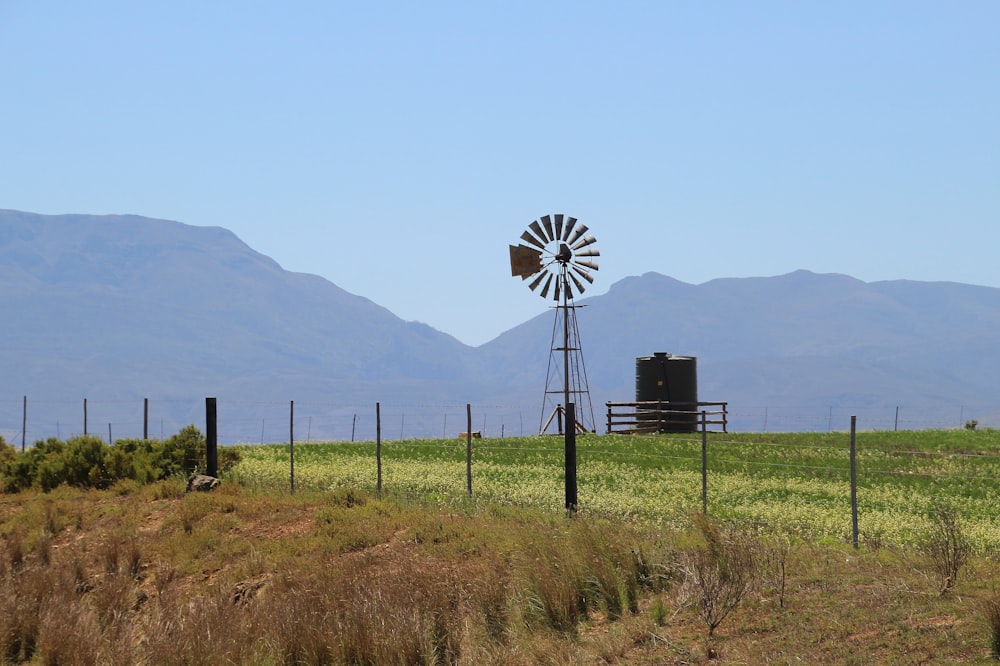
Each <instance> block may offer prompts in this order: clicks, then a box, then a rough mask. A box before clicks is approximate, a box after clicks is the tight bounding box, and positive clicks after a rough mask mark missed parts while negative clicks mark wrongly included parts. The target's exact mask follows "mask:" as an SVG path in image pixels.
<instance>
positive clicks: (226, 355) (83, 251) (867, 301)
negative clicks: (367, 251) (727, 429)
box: [0, 211, 1000, 441]
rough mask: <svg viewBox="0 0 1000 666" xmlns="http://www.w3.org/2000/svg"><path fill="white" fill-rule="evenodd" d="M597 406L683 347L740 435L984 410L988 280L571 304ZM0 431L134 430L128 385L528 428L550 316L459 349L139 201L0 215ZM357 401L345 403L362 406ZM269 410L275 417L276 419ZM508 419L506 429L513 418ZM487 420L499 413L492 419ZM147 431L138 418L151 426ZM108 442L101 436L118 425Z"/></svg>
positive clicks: (676, 293) (623, 393)
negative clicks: (150, 214)
mask: <svg viewBox="0 0 1000 666" xmlns="http://www.w3.org/2000/svg"><path fill="white" fill-rule="evenodd" d="M579 304H581V305H585V306H586V307H583V308H580V309H579V314H578V317H579V323H580V332H581V338H582V343H583V349H584V354H585V360H586V367H587V373H588V378H589V380H590V389H591V395H592V401H593V404H594V408H595V412H597V421H598V422H599V423H600V422H601V421H602V407H601V406H602V405H603V403H604V402H605V401H607V400H630V399H632V398H633V396H634V382H635V377H634V374H635V369H634V364H635V357H637V356H646V355H649V354H652V353H653V352H657V351H665V352H669V353H676V354H684V355H693V356H697V357H698V367H699V380H698V381H699V394H700V397H701V399H703V400H720V401H728V402H729V403H730V410H731V412H732V418H733V427H734V428H736V429H750V430H755V429H764V428H768V429H775V430H810V429H824V430H825V429H827V428H838V429H839V428H843V427H846V425H845V424H846V419H847V416H848V414H849V413H855V414H859V415H860V416H861V418H862V419H863V420H862V425H863V426H864V425H865V424H866V423H867V427H894V425H895V424H894V422H893V421H894V418H895V409H896V408H897V407H899V408H900V410H901V413H902V415H903V419H904V425H909V426H910V427H917V426H918V425H926V426H927V427H936V426H944V425H947V426H949V427H957V426H960V425H961V423H962V419H963V418H965V417H966V416H967V417H968V418H970V419H971V418H977V419H979V420H980V421H981V422H982V423H983V425H988V424H989V422H990V420H991V419H993V423H995V424H998V425H1000V372H998V370H1000V351H998V349H997V345H996V343H995V339H996V331H997V330H998V325H1000V290H998V289H993V288H986V287H976V286H970V285H963V284H955V283H926V282H912V281H889V282H874V283H865V282H861V281H859V280H856V279H854V278H851V277H848V276H844V275H817V274H814V273H810V272H808V271H797V272H795V273H791V274H788V275H782V276H777V277H766V278H741V279H736V278H724V279H718V280H713V281H711V282H707V283H705V284H701V285H691V284H686V283H683V282H679V281H677V280H674V279H672V278H669V277H666V276H664V275H660V274H657V273H647V274H645V275H642V276H637V277H630V278H626V279H624V280H621V281H619V282H618V283H616V284H614V285H613V286H612V287H611V289H610V290H609V291H608V293H606V294H603V295H601V296H596V297H592V298H588V299H584V300H581V301H580V302H579ZM0 312H3V313H4V333H3V341H4V344H3V345H2V348H0V368H2V369H3V372H2V376H0V377H2V378H0V434H2V435H4V436H5V437H6V438H7V439H8V440H12V438H14V437H17V438H19V437H20V428H21V416H22V413H21V412H22V396H25V395H27V396H30V398H29V405H30V408H29V424H30V427H29V430H30V434H29V439H34V438H42V437H46V436H56V435H57V433H58V434H59V435H61V436H63V437H65V436H67V435H68V434H70V433H73V432H79V431H81V429H82V417H81V411H82V400H83V399H84V398H88V403H89V404H90V405H92V407H88V409H91V410H93V411H92V413H91V414H90V416H89V419H90V423H91V424H92V425H91V427H90V429H91V431H93V432H99V427H98V426H97V425H96V424H102V427H103V426H105V425H107V424H108V423H111V424H113V425H114V427H117V428H118V431H119V433H121V436H125V435H126V434H128V435H129V436H134V434H135V433H136V431H137V428H138V427H139V426H137V422H138V421H140V420H141V416H140V415H139V412H138V410H139V409H140V407H137V405H138V404H141V401H142V399H143V398H149V399H150V400H151V402H152V403H153V404H154V405H155V409H154V411H155V414H156V416H155V417H154V419H153V420H154V421H156V422H158V424H159V425H160V428H163V429H165V431H166V432H165V434H170V433H171V432H173V431H175V430H176V429H177V428H178V427H180V426H183V425H184V424H186V423H188V422H194V423H201V419H202V418H203V415H204V411H203V398H204V397H205V396H216V397H218V398H219V400H220V421H222V422H224V423H225V424H226V425H225V428H224V427H223V426H222V425H221V424H220V437H223V438H224V439H226V438H228V439H229V440H231V441H236V440H240V441H255V440H256V439H257V438H258V437H259V438H261V439H265V440H268V441H282V440H283V439H286V438H287V436H288V424H287V413H288V411H289V407H290V405H289V402H290V401H291V400H295V401H296V404H297V405H298V407H297V409H296V414H297V418H296V432H297V433H300V432H301V431H302V429H303V425H302V419H308V422H309V425H308V426H306V434H305V435H301V434H297V436H299V437H301V436H306V437H310V438H313V439H316V438H319V437H336V438H341V439H343V438H346V437H348V436H350V433H351V432H354V431H355V430H356V431H357V432H356V434H357V436H358V438H362V437H364V438H367V437H371V436H373V432H372V426H373V419H372V415H371V412H372V409H373V406H374V404H375V402H377V401H379V402H381V403H382V404H384V405H385V406H386V407H387V409H388V410H389V413H390V414H391V416H390V418H391V420H392V427H391V430H389V431H388V432H387V433H385V436H386V437H387V438H399V437H406V436H411V437H412V436H437V435H439V434H442V433H443V434H449V435H450V434H453V433H454V432H457V431H458V430H464V429H465V424H464V421H463V419H464V418H465V415H464V404H465V403H466V402H474V403H477V419H482V420H483V421H484V422H479V421H478V420H477V422H476V423H475V425H476V426H477V429H485V430H486V431H487V434H490V435H492V436H497V435H499V432H498V429H499V428H500V427H504V428H505V429H506V430H505V432H507V433H513V434H519V433H521V432H525V433H529V432H532V431H533V430H537V423H538V419H539V411H540V408H541V392H542V390H543V388H544V379H545V377H544V374H545V368H546V364H547V360H548V354H549V341H550V336H551V330H552V319H551V316H552V315H551V313H546V314H545V315H540V316H538V317H536V318H533V319H531V320H529V321H527V322H525V323H523V324H521V325H520V326H517V327H515V328H514V329H512V330H510V331H507V332H506V333H504V334H503V335H501V336H499V337H497V338H496V339H494V340H492V341H490V342H489V343H487V344H485V345H482V346H480V347H478V348H471V347H468V346H466V345H463V344H462V343H460V342H459V341H458V340H456V339H455V338H453V337H451V336H449V335H447V334H446V333H443V332H440V331H437V330H434V329H432V328H430V327H428V326H426V325H424V324H419V323H415V322H406V321H403V320H401V319H400V318H398V317H396V316H395V315H393V314H392V313H391V312H389V311H388V310H386V309H385V308H383V307H381V306H379V305H377V304H375V303H373V302H371V301H370V300H368V299H366V298H364V297H362V296H358V295H354V294H350V293H348V292H346V291H344V290H343V289H340V288H339V287H337V286H336V285H334V284H332V283H330V282H329V281H327V280H325V279H323V278H320V277H317V276H314V275H307V274H301V273H293V272H289V271H285V270H283V269H282V268H281V267H280V266H279V265H278V264H276V263H275V262H274V261H272V260H271V259H269V258H268V257H266V256H264V255H262V254H260V253H258V252H256V251H254V250H253V249H251V248H250V247H248V246H247V245H246V244H245V243H243V242H242V241H240V240H239V239H238V238H237V237H236V236H235V235H234V234H232V233H231V232H229V231H227V230H225V229H222V228H217V227H194V226H189V225H185V224H181V223H178V222H170V221H164V220H154V219H149V218H144V217H139V216H90V215H57V216H46V215H36V214H31V213H23V212H18V211H0ZM359 415H360V416H359ZM283 420H284V425H282V422H283ZM515 422H516V423H517V425H516V426H515V425H514V423H515ZM500 423H502V425H500ZM160 428H156V427H153V428H152V430H153V433H152V435H153V436H159V434H160ZM116 436H117V435H116Z"/></svg>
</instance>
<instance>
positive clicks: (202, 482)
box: [187, 474, 222, 492]
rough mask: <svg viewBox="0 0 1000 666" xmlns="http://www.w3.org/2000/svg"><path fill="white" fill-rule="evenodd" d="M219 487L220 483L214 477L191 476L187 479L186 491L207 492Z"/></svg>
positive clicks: (204, 475) (203, 475)
mask: <svg viewBox="0 0 1000 666" xmlns="http://www.w3.org/2000/svg"><path fill="white" fill-rule="evenodd" d="M220 485H222V481H219V480H218V479H217V478H215V477H214V476H208V475H206V474H192V475H191V476H189V477H188V485H187V491H188V492H191V491H192V490H198V491H201V492H207V491H209V490H215V489H216V488H218V487H219V486H220Z"/></svg>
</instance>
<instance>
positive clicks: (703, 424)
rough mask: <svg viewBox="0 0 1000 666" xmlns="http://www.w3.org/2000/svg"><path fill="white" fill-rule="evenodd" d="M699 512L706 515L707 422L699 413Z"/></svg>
mask: <svg viewBox="0 0 1000 666" xmlns="http://www.w3.org/2000/svg"><path fill="white" fill-rule="evenodd" d="M701 512H702V513H703V514H705V515H706V516H707V515H708V420H707V419H706V416H705V410H702V412H701Z"/></svg>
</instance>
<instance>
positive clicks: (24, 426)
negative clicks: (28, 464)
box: [21, 396, 28, 453]
mask: <svg viewBox="0 0 1000 666" xmlns="http://www.w3.org/2000/svg"><path fill="white" fill-rule="evenodd" d="M27 436H28V396H24V408H23V410H22V411H21V453H24V440H25V439H26V438H27Z"/></svg>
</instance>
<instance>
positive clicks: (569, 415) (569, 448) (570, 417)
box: [566, 402, 578, 515]
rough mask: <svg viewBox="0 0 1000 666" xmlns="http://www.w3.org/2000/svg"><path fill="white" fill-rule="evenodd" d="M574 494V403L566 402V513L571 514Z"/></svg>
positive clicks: (575, 499) (573, 506)
mask: <svg viewBox="0 0 1000 666" xmlns="http://www.w3.org/2000/svg"><path fill="white" fill-rule="evenodd" d="M577 504H578V502H577V495H576V404H574V403H572V402H569V403H566V513H567V514H569V515H573V514H574V513H576V507H577Z"/></svg>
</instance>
